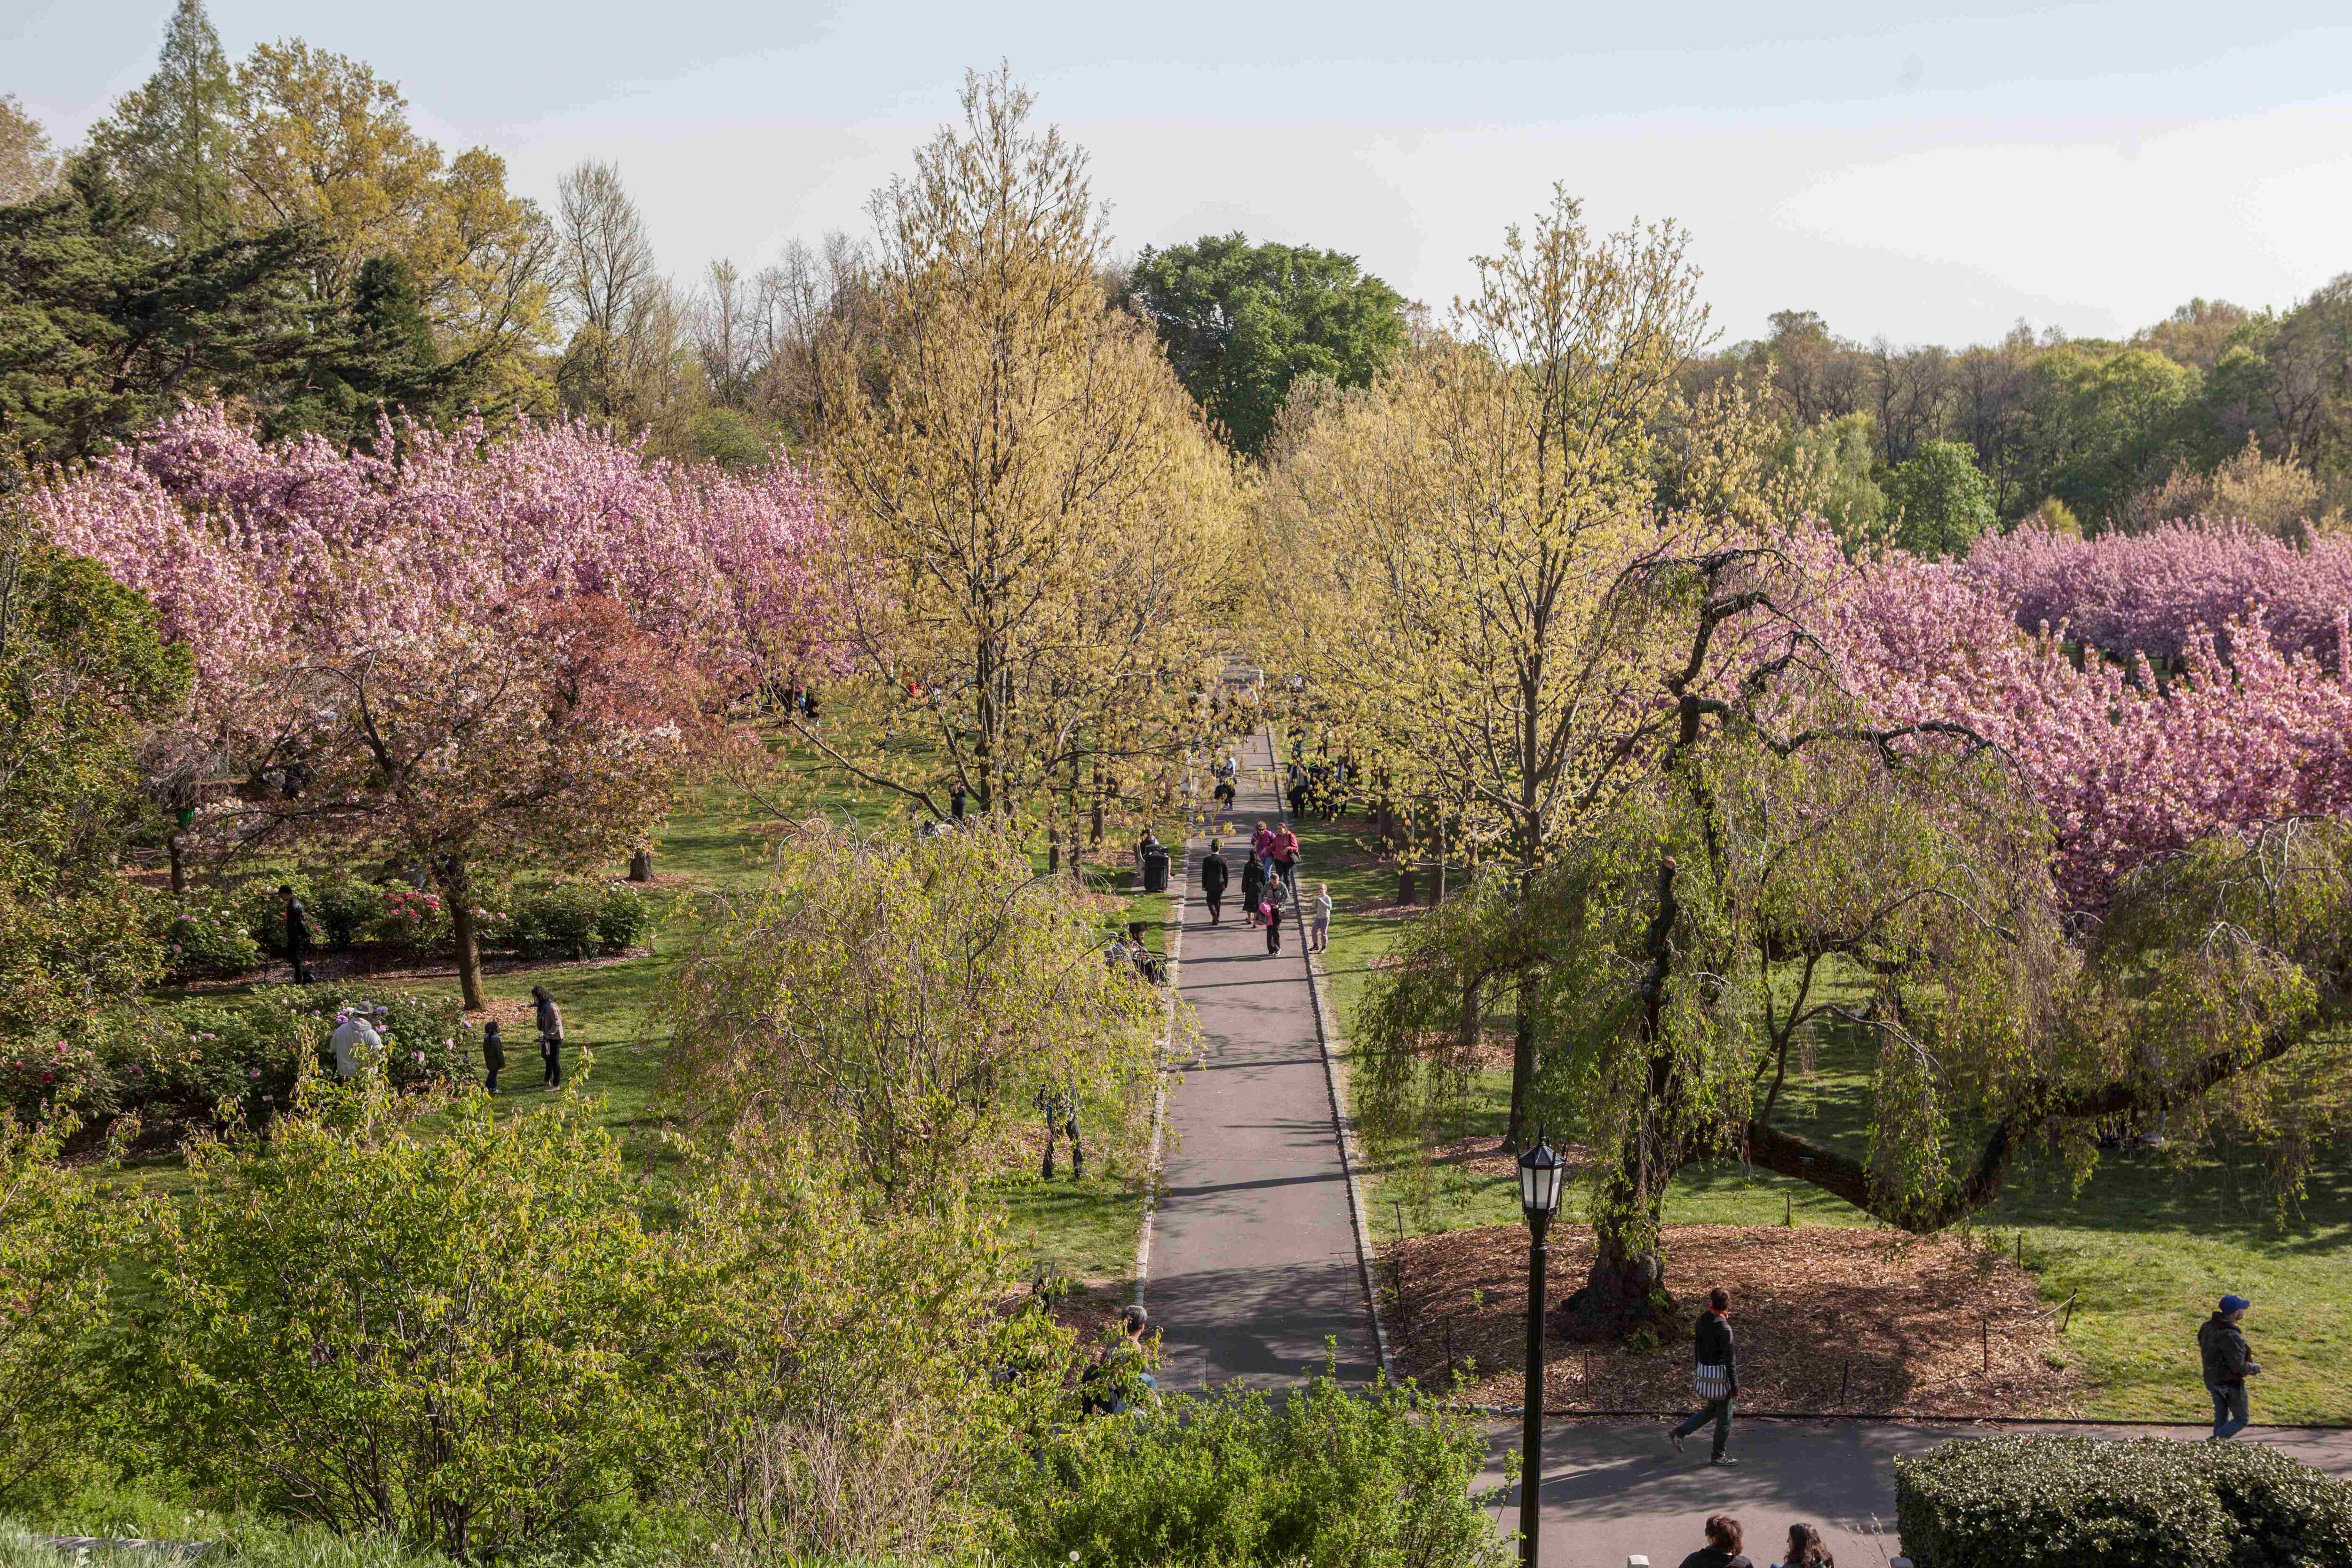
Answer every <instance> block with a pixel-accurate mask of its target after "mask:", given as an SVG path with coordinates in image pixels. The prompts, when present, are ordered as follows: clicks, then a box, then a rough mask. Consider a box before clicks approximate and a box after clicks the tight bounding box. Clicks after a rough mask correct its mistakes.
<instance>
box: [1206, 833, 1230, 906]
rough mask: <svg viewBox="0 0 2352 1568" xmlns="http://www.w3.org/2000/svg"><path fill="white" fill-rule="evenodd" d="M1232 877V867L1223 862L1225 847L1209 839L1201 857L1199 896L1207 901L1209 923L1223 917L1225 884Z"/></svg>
mask: <svg viewBox="0 0 2352 1568" xmlns="http://www.w3.org/2000/svg"><path fill="white" fill-rule="evenodd" d="M1233 877H1234V868H1232V867H1231V866H1228V865H1226V864H1225V847H1224V846H1223V844H1220V843H1218V842H1217V841H1216V840H1215V839H1213V838H1212V839H1210V840H1209V852H1208V853H1207V854H1206V855H1203V856H1202V857H1201V897H1202V899H1204V900H1207V901H1208V905H1209V923H1210V924H1211V925H1215V924H1217V923H1218V922H1219V921H1223V919H1224V908H1225V884H1226V883H1227V882H1230V881H1232V880H1233Z"/></svg>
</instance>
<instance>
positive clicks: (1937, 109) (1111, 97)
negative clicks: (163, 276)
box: [0, 0, 2352, 342]
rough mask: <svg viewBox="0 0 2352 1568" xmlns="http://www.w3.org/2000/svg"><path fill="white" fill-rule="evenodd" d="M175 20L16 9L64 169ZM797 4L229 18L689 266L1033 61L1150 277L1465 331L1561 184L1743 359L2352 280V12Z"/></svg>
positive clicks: (768, 223) (228, 33)
mask: <svg viewBox="0 0 2352 1568" xmlns="http://www.w3.org/2000/svg"><path fill="white" fill-rule="evenodd" d="M170 9H171V5H170V0H0V91H14V92H16V93H17V94H18V95H20V96H21V97H22V98H23V99H24V100H25V101H26V104H27V105H28V107H30V108H31V109H32V110H34V111H35V112H36V113H37V114H38V115H39V116H40V117H41V118H42V119H43V120H44V121H46V122H47V124H48V125H49V127H50V129H51V131H52V132H53V133H55V134H58V136H59V137H60V139H61V140H64V139H70V138H72V137H73V136H75V135H77V134H78V133H79V132H80V131H81V130H82V129H83V128H84V127H85V126H87V125H88V124H89V122H90V121H92V120H94V119H95V118H97V117H98V116H99V115H100V113H102V112H103V110H104V109H105V107H106V105H107V103H108V102H109V100H110V99H111V98H112V96H113V95H114V94H116V93H118V92H121V91H122V90H123V89H126V88H130V87H132V86H135V85H136V84H137V83H138V82H139V81H140V80H142V79H143V78H144V77H145V75H146V73H147V71H148V69H149V68H150V67H151V64H152V58H153V55H154V51H155V46H156V43H157V41H158V39H159V38H160V36H161V32H162V27H163V21H164V19H165V17H166V16H168V14H169V12H170ZM1910 9H1911V8H1908V7H1905V6H1903V5H1892V4H1886V3H1884V0H1873V3H1868V4H1864V3H1861V0H1810V3H1805V0H1800V3H1795V4H1783V5H1756V4H1754V3H1753V0H1732V3H1718V4H1705V5H1661V4H1652V5H1643V4H1638V3H1636V4H1631V5H1628V4H1624V3H1623V0H1612V4H1608V5H1594V4H1587V3H1584V0H1541V3H1537V4H1529V5H1494V4H1490V5H1444V4H1429V3H1426V0H1424V3H1422V4H1416V5H1393V4H1388V3H1386V0H1373V3H1369V4H1367V3H1363V0H1359V3H1356V4H1350V5H1316V6H1307V5H1278V4H1265V3H1264V0H1260V3H1258V4H1249V5H1244V4H1233V3H1230V0H1205V3H1192V4H1179V5H1101V4H1092V5H971V4H946V5H942V4H938V3H936V0H919V3H903V4H898V5H808V4H791V3H789V0H787V3H783V4H769V5H761V4H757V3H754V0H658V3H654V4H647V3H646V0H628V3H623V0H565V3H564V4H561V5H558V4H554V3H552V0H465V3H460V0H402V3H401V4H398V5H383V4H369V5H349V6H344V5H331V4H320V0H213V5H212V14H213V18H214V21H215V25H216V26H218V27H219V29H220V32H221V36H222V39H223V41H224V43H225V44H226V46H227V47H228V49H229V51H230V53H231V54H232V55H238V54H242V53H243V52H244V51H245V50H246V49H247V48H248V47H250V46H252V45H253V44H254V43H256V42H257V41H260V40H263V39H268V38H276V37H285V36H289V35H293V34H299V35H300V36H302V37H307V38H308V39H309V40H310V42H311V43H312V44H314V45H317V46H319V47H324V48H330V49H333V50H336V51H338V52H340V53H343V54H347V55H352V56H356V57H358V58H362V59H365V60H368V61H370V62H371V63H373V65H374V66H375V67H376V68H377V69H378V70H379V71H380V72H382V73H383V74H384V75H386V76H389V77H391V78H393V79H396V80H398V81H399V82H400V83H401V84H402V86H403V87H404V89H405V91H406V93H407V95H408V99H409V102H410V105H411V109H412V112H413V114H414V116H415V120H416V121H417V122H418V123H419V124H420V125H421V126H422V127H423V128H425V130H426V131H427V132H430V133H431V134H432V135H434V136H435V137H436V138H437V139H438V140H439V141H440V142H442V144H443V147H444V150H445V151H455V150H456V149H457V148H458V147H460V146H464V145H468V144H472V143H477V142H478V143H482V144H486V145H488V146H489V147H491V148H492V149H494V150H496V151H498V152H499V153H504V154H505V155H506V156H507V158H508V160H509V164H510V166H511V170H512V175H513V180H514V184H516V186H517V188H519V189H520V190H521V191H523V192H524V193H526V194H528V195H532V196H535V197H537V198H539V199H541V201H542V202H545V201H547V200H548V199H549V198H550V197H551V195H552V194H553V191H554V185H555V181H556V177H557V175H558V174H560V173H561V172H562V170H563V169H564V168H565V167H566V166H568V165H569V164H571V163H574V162H576V161H578V160H579V159H582V158H585V157H596V158H604V159H610V160H614V161H616V162H617V163H619V164H620V166H621V171H622V174H623V176H624V177H625V180H626V181H627V183H628V185H629V187H630V189H631V190H632V191H633V192H634V193H635V195H636V197H637V199H638V201H639V203H640V204H641V205H642V206H643V207H644V209H645V211H646V216H647V218H648V220H649V222H650V224H651V226H652V229H653V233H654V237H655V239H656V244H657V245H658V247H659V248H660V252H661V258H662V263H663V265H664V267H665V268H667V269H668V270H669V271H670V272H671V273H672V274H673V275H674V276H677V277H678V278H680V279H687V278H688V277H689V276H690V275H692V274H695V273H698V271H699V270H700V268H702V266H703V264H704V262H706V261H707V260H708V259H709V258H712V257H717V256H726V257H730V258H734V259H735V260H736V261H737V262H739V263H741V264H745V265H756V264H757V263H759V262H761V261H762V260H764V259H766V258H769V257H771V256H772V254H773V253H774V251H775V249H776V248H777V247H778V246H780V245H781V244H782V242H783V241H784V240H785V239H787V238H788V237H792V236H793V235H795V234H799V235H805V236H808V237H812V238H814V237H816V236H817V235H819V234H821V233H822V232H823V231H824V230H825V229H827V228H852V229H857V230H861V231H862V230H863V228H864V226H865V222H864V216H863V204H864V200H865V197H866V193H867V192H868V191H869V190H871V189H872V188H873V187H874V186H876V185H877V184H880V183H882V182H883V181H885V180H887V178H888V177H889V176H890V175H891V174H894V173H897V172H898V171H899V170H901V169H903V168H905V167H906V166H907V161H908V152H909V150H910V149H911V148H912V147H913V146H914V144H915V143H916V142H919V141H920V140H921V139H923V138H924V137H925V136H926V135H928V134H929V132H930V131H931V130H932V129H933V128H934V127H935V126H936V125H937V124H938V122H939V121H940V120H941V119H943V118H945V117H947V116H949V115H950V114H951V113H952V112H953V110H954V108H955V93H956V89H957V87H958V84H959V83H960V81H961V76H962V72H963V70H964V68H966V67H968V66H979V67H982V68H986V67H991V66H993V65H994V64H995V63H996V62H997V61H998V60H999V59H1000V58H1003V59H1008V60H1010V61H1011V63H1012V65H1013V69H1014V71H1015V73H1016V74H1017V75H1019V76H1020V77H1021V78H1023V79H1025V80H1026V81H1027V82H1029V83H1030V84H1031V85H1032V86H1033V87H1034V88H1035V89H1036V90H1037V92H1038V94H1039V97H1040V100H1041V101H1040V110H1041V113H1043V114H1044V115H1045V117H1047V118H1049V119H1051V120H1054V121H1058V122H1059V123H1061V124H1062V125H1063V126H1064V127H1065V128H1066V131H1067V132H1069V133H1071V134H1072V135H1073V136H1075V137H1076V139H1077V140H1078V141H1079V142H1082V143H1084V144H1085V145H1086V146H1087V148H1089V149H1090V150H1091V151H1092V152H1093V153H1094V158H1095V190H1096V194H1097V196H1098V197H1100V198H1101V199H1103V200H1105V201H1108V203H1109V204H1110V205H1111V220H1112V226H1113V229H1114V231H1115V233H1116V235H1117V237H1118V245H1119V247H1120V248H1121V249H1122V250H1134V249H1137V248H1139V247H1142V246H1144V245H1147V244H1166V243H1169V242H1171V241H1176V240H1182V239H1189V238H1192V237H1196V236H1198V235H1200V234H1202V233H1203V232H1208V231H1217V232H1223V231H1226V230H1230V229H1234V228H1239V229H1242V230H1244V231H1245V232H1246V233H1248V234H1249V235H1250V236H1251V237H1253V238H1259V239H1281V240H1287V241H1292V242H1297V243H1308V244H1313V245H1318V246H1325V247H1333V248H1336V249H1340V250H1345V251H1349V252H1351V253H1353V254H1355V255H1357V256H1359V257H1360V258H1362V260H1363V263H1364V265H1365V266H1366V267H1368V268H1370V269H1371V270H1373V271H1375V272H1378V273H1380V274H1381V275H1382V276H1383V277H1385V278H1387V279H1389V280H1390V281H1391V282H1392V283H1394V284H1395V285H1397V287H1398V288H1400V289H1402V290H1403V291H1404V292H1405V293H1406V294H1407V295H1409V296H1412V297H1414V298H1418V299H1421V300H1426V301H1428V302H1429V303H1430V304H1432V305H1433V306H1435V307H1437V308H1438V309H1439V310H1441V311H1442V310H1443V309H1444V307H1445V305H1446V303H1447V302H1448V301H1449V300H1451V298H1452V297H1453V295H1454V293H1455V292H1457V291H1458V290H1460V289H1463V288H1464V287H1465V285H1466V283H1467V280H1468V277H1469V268H1468V265H1467V261H1466V258H1468V257H1469V256H1471V255H1473V254H1475V253H1476V252H1478V251H1480V250H1484V249H1488V248H1491V247H1493V246H1494V245H1495V244H1496V241H1497V239H1498V238H1499V237H1500V236H1501V233H1502V230H1503V227H1504V226H1505V225H1506V224H1507V223H1509V222H1511V221H1513V220H1514V219H1515V218H1520V217H1524V216H1527V215H1528V214H1530V213H1532V212H1533V211H1534V210H1535V209H1536V208H1537V207H1538V205H1541V204H1542V202H1543V201H1544V200H1545V198H1546V195H1547V193H1548V192H1549V187H1550V184H1551V183H1552V182H1553V181H1556V180H1557V181H1560V182H1564V183H1565V184H1566V185H1567V186H1568V188H1569V189H1570V191H1571V192H1573V193H1575V194H1577V195H1582V196H1584V197H1585V198H1586V199H1587V202H1588V207H1587V211H1588V214H1589V215H1590V216H1591V217H1592V218H1593V219H1594V220H1596V221H1597V222H1599V223H1601V224H1604V225H1611V226H1614V225H1618V224H1622V223H1624V222H1626V221H1627V220H1629V219H1631V218H1633V216H1637V215H1638V216H1643V217H1660V216H1672V217H1675V218H1677V219H1679V220H1681V221H1682V222H1683V223H1684V224H1685V226H1687V227H1689V228H1690V229H1691V230H1692V231H1693V233H1694V235H1695V236H1696V244H1695V247H1694V253H1695V255H1696V258H1697V259H1698V262H1699V264H1700V266H1701V267H1702V268H1704V269H1705V271H1706V295H1707V297H1708V298H1709V300H1712V301H1713V303H1714V306H1715V309H1716V313H1717V321H1719V322H1720V324H1721V325H1722V327H1723V329H1724V330H1725V332H1726V334H1727V336H1728V337H1730V338H1739V337H1745V336H1751V335H1754V334H1756V333H1757V332H1758V331H1759V330H1760V329H1761V328H1762V325H1763V321H1764V318H1765V316H1766V315H1767V313H1768V312H1769V311H1771V310H1779V309H1782V308H1786V307H1794V308H1801V309H1809V310H1818V311H1820V312H1821V313H1822V315H1823V316H1824V317H1826V318H1827V319H1828V321H1829V322H1830V324H1831V325H1832V328H1833V329H1835V330H1836V331H1840V332H1842V333H1843V334H1845V335H1848V336H1851V337H1855V338H1862V339H1867V338H1869V337H1871V336H1873V335H1874V334H1877V333H1882V332H1883V333H1885V334H1886V335H1887V336H1889V337H1891V338H1893V339H1895V341H1897V342H1916V341H1939V342H1963V341H1976V340H1982V339H1988V338H1991V337H1996V336H1998V335H1999V334H2000V332H2001V331H2004V330H2006V329H2007V328H2008V326H2009V325H2010V323H2011V322H2012V321H2016V320H2017V319H2019V318H2021V317H2022V318H2023V319H2025V320H2026V321H2030V322H2031V323H2032V324H2033V325H2034V326H2035V327H2037V328H2039V327H2043V326H2048V325H2053V324H2055V325H2058V326H2061V327H2063V328H2064V329H2065V330H2066V331H2069V332H2072V333H2074V334H2076V335H2092V334H2116V333H2121V332H2125V331H2129V330H2130V329H2132V328H2134V327H2137V326H2140V325H2143V324H2145V323H2147V322H2148V321H2153V320H2155V319H2157V318H2158V317H2160V316H2162V315H2163V314H2165V313H2166V312H2167V311H2168V310H2170V309H2171V308H2172V307H2173V306H2175V305H2177V304H2179V303H2180V302H2181V301H2182V300H2186V299H2188V298H2189V296H2191V295H2193V294H2202V295H2205V296H2208V297H2213V296H2221V297H2223V298H2227V299H2231V300H2237V301H2239V302H2240V303H2242V304H2247V305H2284V304H2288V303H2291V302H2292V301H2293V300H2295V299H2296V298H2298V297H2299V296H2301V295H2303V294H2305V293H2307V292H2309V291H2310V290H2311V289H2314V288H2315V287H2316V286H2318V285H2319V284H2321V283H2324V282H2325V281H2326V280H2327V279H2329V278H2331V277H2333V276H2335V275H2336V273H2338V272H2341V271H2345V270H2352V5H2347V3H2346V0H2332V3H2328V4H2318V3H2310V4H2305V3H2293V4H2262V3H2260V0H2256V3H2253V4H2240V5H2185V4H2174V3H2170V0H2163V3H2158V0H2137V3H2131V4H2092V5H2055V6H2051V5H2043V6H2036V5H2021V4H2011V3H2002V0H1948V3H1947V4H1945V5H1939V6H1937V7H1936V8H1935V12H1934V14H1933V15H1928V14H1927V13H1926V11H1925V8H1919V14H1918V15H1917V16H1916V19H1911V17H1910V16H1909V15H1908V13H1909V11H1910Z"/></svg>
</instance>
